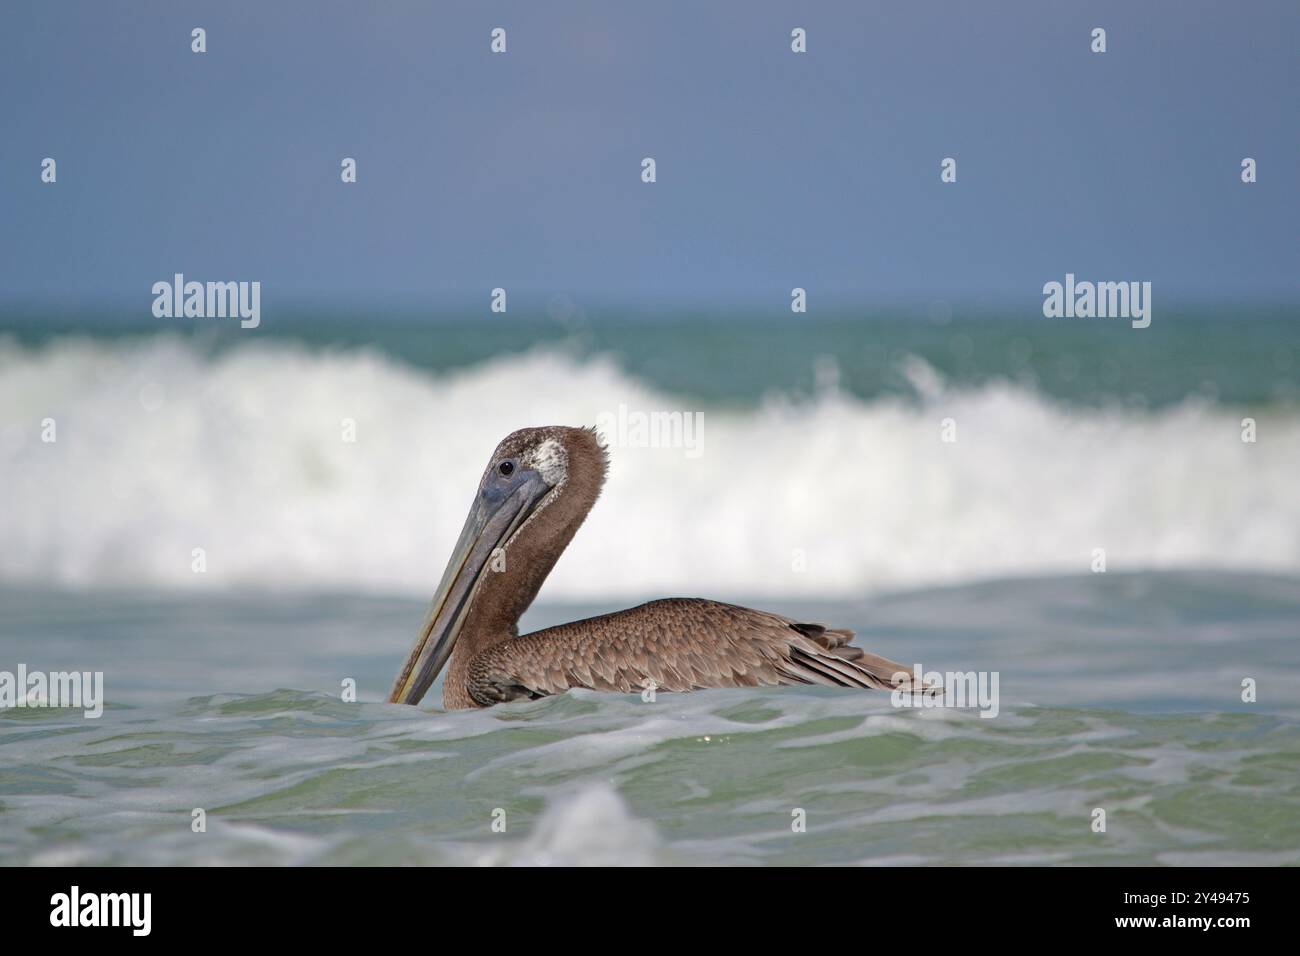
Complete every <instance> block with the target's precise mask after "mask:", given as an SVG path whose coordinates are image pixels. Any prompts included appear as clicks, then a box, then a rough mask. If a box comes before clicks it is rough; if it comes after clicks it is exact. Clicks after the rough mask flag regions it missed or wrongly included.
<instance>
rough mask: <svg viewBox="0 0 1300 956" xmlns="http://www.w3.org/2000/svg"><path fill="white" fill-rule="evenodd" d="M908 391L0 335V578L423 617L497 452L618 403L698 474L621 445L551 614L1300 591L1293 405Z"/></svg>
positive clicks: (661, 451)
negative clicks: (562, 605) (1233, 586)
mask: <svg viewBox="0 0 1300 956" xmlns="http://www.w3.org/2000/svg"><path fill="white" fill-rule="evenodd" d="M904 371H905V372H906V374H907V375H908V377H909V380H910V381H911V382H912V384H913V386H914V390H915V395H914V396H912V397H911V398H896V397H882V398H878V399H875V400H872V401H870V402H863V401H861V400H859V399H855V398H853V397H851V396H849V395H846V394H844V393H842V392H840V391H839V390H838V389H837V388H836V387H835V386H834V376H833V375H827V376H823V379H824V381H825V383H827V384H825V385H824V387H823V388H822V389H821V391H820V393H819V394H818V395H816V396H815V397H813V398H805V399H797V398H792V397H789V396H782V395H772V396H769V398H768V399H766V400H765V401H764V402H762V403H761V404H760V405H759V406H758V407H756V408H750V409H747V410H736V409H730V410H729V409H723V408H718V409H714V408H708V407H706V408H702V409H701V408H698V407H690V406H686V405H684V403H683V400H681V399H680V398H676V397H674V396H671V395H665V394H661V393H656V391H655V390H653V389H652V388H650V387H648V386H647V385H645V384H644V383H642V382H640V381H637V380H635V379H633V378H631V377H630V376H629V375H628V374H627V373H625V372H624V371H623V370H622V369H621V368H620V367H619V365H618V363H617V362H615V361H614V360H612V359H608V358H597V359H590V360H581V359H577V358H573V357H571V356H568V355H566V354H563V353H559V352H553V351H544V350H543V351H534V352H531V353H526V354H523V355H514V356H510V357H501V358H498V359H494V360H492V361H490V362H487V363H485V364H482V365H477V366H473V367H467V368H463V369H461V370H459V371H457V372H455V373H453V374H448V375H443V376H437V377H435V376H433V375H430V374H428V373H424V372H420V371H417V370H415V369H413V368H411V367H409V366H407V365H404V364H402V363H400V362H398V361H396V360H394V359H392V358H389V357H387V356H385V355H384V354H382V353H380V352H377V351H366V350H363V351H348V352H333V353H331V352H318V351H310V350H307V349H305V348H301V347H298V346H294V345H291V344H284V343H271V344H267V343H257V344H253V345H249V346H244V347H241V348H236V349H233V350H231V351H227V352H224V353H217V354H213V353H209V352H207V351H205V350H203V349H202V348H200V347H198V346H196V345H194V344H193V343H191V342H189V341H186V340H183V339H181V338H179V337H172V336H165V335H163V336H154V337H149V338H136V339H121V340H116V341H105V340H91V339H78V338H65V339H56V340H53V341H51V342H49V343H47V344H45V345H44V346H41V347H39V348H28V347H24V346H20V345H19V344H17V343H15V342H12V341H0V479H2V481H3V499H4V506H3V508H0V541H3V543H4V547H3V548H0V581H4V582H17V583H38V584H42V585H50V586H63V587H135V586H146V587H157V586H161V587H174V588H212V587H257V588H264V589H293V590H312V591H315V590H345V591H370V592H395V593H410V594H425V593H427V592H429V591H430V590H431V588H432V586H433V585H434V584H436V582H437V579H438V577H439V574H440V572H441V565H442V562H443V561H444V560H445V558H446V556H447V554H448V553H449V551H450V548H451V544H452V542H453V540H454V538H455V535H456V534H457V533H458V532H459V530H460V526H461V523H462V521H463V518H464V512H465V510H466V509H467V508H468V506H469V503H470V500H471V498H472V495H473V489H474V487H475V484H476V482H477V480H478V477H479V474H480V473H481V470H482V468H483V466H484V465H485V463H486V461H487V456H488V455H489V453H490V452H491V450H492V448H493V447H494V446H495V444H496V442H497V441H498V440H499V439H500V438H501V437H502V436H504V435H505V434H506V433H507V432H509V431H511V430H512V429H515V428H518V427H521V426H524V425H536V424H550V423H569V424H590V423H594V422H596V421H597V420H598V418H599V417H600V416H601V415H602V414H609V413H612V412H615V411H616V410H617V409H618V408H619V406H620V405H622V406H626V407H627V409H628V410H630V411H632V412H636V411H658V410H676V411H692V412H694V411H702V412H703V413H704V420H703V430H702V433H701V434H700V435H699V436H698V438H699V439H700V442H701V443H700V445H699V453H698V454H697V453H696V452H695V451H691V450H689V449H682V448H641V447H619V446H617V445H616V446H615V447H614V448H613V449H612V456H613V463H612V467H611V472H610V480H609V484H608V486H607V489H606V492H605V495H604V497H603V498H602V500H601V501H600V502H599V503H598V504H597V506H596V508H595V510H594V512H593V513H592V515H591V518H590V519H589V520H588V523H587V524H586V526H585V527H584V528H583V530H582V531H581V532H579V535H578V538H577V539H576V540H575V542H574V544H573V546H572V547H571V549H570V551H569V552H568V553H567V554H566V555H565V557H564V558H563V559H562V560H561V562H560V564H559V565H558V566H557V568H556V570H555V572H554V574H553V576H552V578H551V580H550V581H549V582H548V584H547V586H546V588H545V589H544V591H543V597H544V598H548V599H550V600H587V599H591V598H605V597H616V596H617V597H626V596H636V595H644V594H653V595H663V594H671V593H677V594H708V595H711V596H719V597H726V596H733V597H742V596H752V595H758V594H789V595H800V594H806V595H815V596H822V597H849V596H857V595H861V594H864V593H867V592H872V591H878V590H882V589H893V588H899V587H908V586H913V585H923V584H935V583H943V582H959V581H966V580H973V579H984V578H996V577H1007V576H1021V575H1033V574H1046V573H1060V572H1071V571H1078V572H1086V571H1087V570H1088V569H1089V568H1090V567H1091V566H1092V564H1093V562H1094V549H1104V550H1105V560H1106V565H1107V568H1108V569H1110V570H1134V569H1139V568H1176V567H1222V568H1233V569H1253V570H1269V571H1283V572H1296V571H1300V495H1297V494H1296V490H1295V489H1296V484H1295V483H1296V476H1297V474H1300V416H1297V414H1296V411H1295V409H1294V408H1288V407H1283V406H1278V407H1275V406H1269V407H1261V408H1256V409H1251V410H1245V411H1243V410H1241V409H1232V408H1225V407H1222V406H1218V405H1215V404H1213V403H1210V402H1208V401H1205V400H1199V399H1198V400H1192V399H1189V400H1187V401H1185V402H1184V403H1182V404H1180V405H1176V406H1173V407H1168V408H1164V409H1161V410H1159V411H1146V410H1141V411H1139V410H1133V409H1129V408H1121V407H1118V406H1117V407H1114V408H1103V409H1099V408H1085V407H1071V406H1066V405H1061V404H1058V403H1055V402H1052V401H1050V400H1048V399H1045V398H1044V397H1042V396H1040V395H1038V394H1036V393H1034V392H1032V391H1030V390H1027V389H1026V388H1024V387H1023V386H1018V385H1012V384H1009V383H1003V382H990V383H986V384H985V385H983V386H981V387H979V388H977V389H970V390H963V391H959V390H953V389H951V388H949V387H947V386H946V384H945V383H944V382H943V381H942V380H941V379H940V378H939V376H938V375H937V374H936V373H935V372H934V371H933V370H932V369H930V368H929V367H928V366H926V365H924V363H922V362H921V361H920V360H919V359H910V360H908V363H907V365H906V367H905V369H904ZM1246 415H1250V416H1252V417H1254V418H1256V419H1257V428H1258V441H1256V442H1255V443H1247V442H1243V441H1242V440H1241V429H1242V418H1243V417H1245V416H1246ZM47 419H49V420H52V422H53V426H52V427H53V429H54V433H53V437H54V438H55V440H54V441H46V440H43V438H48V437H51V436H50V434H49V432H50V427H51V426H50V425H49V424H48V423H47V422H46V420H47ZM945 419H951V423H950V424H949V425H948V427H949V430H950V431H951V430H952V429H954V428H955V437H956V441H952V442H945V441H942V440H941V434H942V432H943V429H944V428H945ZM345 420H349V421H351V422H353V423H355V441H345V440H344V429H345V427H346V425H345ZM43 433H44V434H43ZM199 548H201V549H202V550H203V560H204V562H205V565H206V570H205V572H204V573H202V574H200V573H196V572H195V570H194V562H195V557H194V554H195V549H199Z"/></svg>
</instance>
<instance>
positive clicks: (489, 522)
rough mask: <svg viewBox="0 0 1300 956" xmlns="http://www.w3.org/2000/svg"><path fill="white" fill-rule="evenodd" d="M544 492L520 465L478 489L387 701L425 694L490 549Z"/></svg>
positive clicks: (546, 487) (455, 633) (504, 538)
mask: <svg viewBox="0 0 1300 956" xmlns="http://www.w3.org/2000/svg"><path fill="white" fill-rule="evenodd" d="M550 491H551V486H550V485H549V484H547V483H546V481H545V480H544V479H543V478H542V476H541V475H539V474H538V473H537V472H535V471H532V470H531V469H522V470H520V471H517V472H516V473H515V477H514V480H513V481H511V482H510V484H509V486H508V487H505V488H501V487H499V486H497V485H494V484H491V483H489V484H488V486H487V487H485V488H483V489H482V490H481V491H480V492H479V494H478V497H477V498H476V499H475V500H474V506H473V507H472V508H470V511H469V516H468V517H467V518H466V519H465V527H464V529H462V530H461V533H460V540H458V541H457V542H456V547H455V549H454V550H453V551H452V554H451V560H450V561H448V562H447V570H445V571H444V572H443V573H442V583H440V584H439V585H438V591H437V593H436V594H434V596H433V603H432V604H431V605H430V606H429V614H428V616H427V617H426V618H425V619H424V625H423V626H422V627H421V628H420V639H419V640H418V641H416V642H415V647H414V648H413V649H412V650H411V654H410V656H409V657H408V658H407V659H406V664H405V665H403V667H402V671H401V673H400V674H398V675H397V682H396V683H395V684H394V685H393V692H392V693H391V694H389V695H388V702H389V703H390V704H418V703H419V702H420V700H421V699H422V698H423V697H424V695H425V694H426V693H428V691H429V688H430V687H431V686H433V682H434V679H435V678H436V677H437V676H438V672H439V671H441V670H442V668H443V665H445V664H446V663H447V658H449V657H451V651H452V648H453V647H455V645H456V639H457V638H458V637H459V636H460V632H461V629H462V628H463V627H464V625H465V617H466V615H468V613H469V608H470V604H471V602H472V601H473V598H474V593H475V591H476V590H477V589H478V584H479V582H480V581H481V580H482V578H483V575H484V574H485V573H487V568H488V563H489V561H491V559H492V557H493V553H494V552H495V551H496V549H497V548H500V547H503V546H504V545H505V544H506V542H508V541H509V540H510V538H511V537H512V536H513V535H514V533H515V532H516V531H518V530H519V528H520V526H522V525H523V523H524V522H525V521H527V520H528V517H529V515H531V514H532V513H533V512H534V511H536V510H537V506H538V505H539V504H540V503H541V501H542V499H543V498H545V497H546V496H547V495H548V494H549V493H550Z"/></svg>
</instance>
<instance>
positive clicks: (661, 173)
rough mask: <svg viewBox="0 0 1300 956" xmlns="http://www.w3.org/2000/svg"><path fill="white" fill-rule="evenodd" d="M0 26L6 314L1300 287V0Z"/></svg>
mask: <svg viewBox="0 0 1300 956" xmlns="http://www.w3.org/2000/svg"><path fill="white" fill-rule="evenodd" d="M804 7H812V12H807V11H804V10H802V9H801V8H804ZM0 17H2V18H3V19H2V21H0V22H2V23H3V30H2V31H0V98H2V99H0V102H2V103H3V107H2V108H3V116H2V117H0V230H2V232H0V243H2V245H0V253H2V255H0V298H4V299H9V300H13V299H29V300H30V299H35V300H41V301H45V300H51V301H53V300H58V301H62V302H65V303H69V302H94V301H110V300H128V301H136V300H139V301H140V302H141V303H142V308H146V309H147V308H148V304H149V302H150V301H151V295H150V292H149V289H150V286H151V285H152V283H153V282H155V281H157V280H159V279H164V278H170V276H171V275H172V274H173V273H175V272H184V273H185V274H186V276H187V278H192V279H200V280H207V279H213V280H260V281H261V282H262V284H263V302H264V306H265V303H268V302H273V301H278V302H284V301H289V300H294V299H300V298H303V297H308V298H311V299H337V300H339V301H343V300H348V299H352V300H356V299H362V300H368V301H372V302H375V303H380V302H385V301H399V300H406V301H414V302H417V303H429V304H433V305H436V304H437V303H439V302H453V301H460V300H469V301H479V300H482V301H486V297H487V294H488V290H489V289H491V288H492V287H493V286H504V287H506V288H507V289H509V290H510V291H511V292H512V293H533V294H540V295H550V294H552V293H564V294H569V295H573V296H578V297H581V296H599V297H601V298H602V299H605V300H612V301H615V302H624V303H627V304H629V305H647V304H653V303H657V302H679V303H691V302H699V303H705V302H711V303H726V302H763V301H769V300H771V301H775V302H778V303H779V302H782V301H788V297H789V290H790V289H791V287H792V286H796V285H799V286H804V287H806V288H807V289H808V290H809V295H810V301H811V302H812V303H813V304H814V305H815V304H816V303H817V302H819V301H831V300H836V299H838V300H844V301H855V302H864V303H871V302H881V301H900V300H902V301H910V300H915V301H918V302H928V301H931V300H933V299H935V298H945V297H951V298H959V297H962V296H973V297H981V296H983V297H988V296H1006V297H1012V298H1020V297H1025V296H1029V297H1039V295H1040V292H1039V290H1040V289H1041V287H1042V284H1043V283H1044V282H1046V281H1049V280H1052V279H1061V278H1062V277H1063V276H1064V274H1065V273H1066V272H1067V271H1070V272H1074V273H1076V274H1078V275H1079V277H1080V278H1091V279H1096V280H1128V279H1132V280H1149V281H1151V282H1152V283H1153V285H1154V289H1155V292H1154V295H1155V296H1157V297H1158V298H1159V300H1161V301H1163V302H1172V301H1188V300H1192V301H1195V300H1197V299H1201V298H1205V297H1213V298H1217V299H1273V300H1277V299H1284V300H1290V301H1295V300H1296V299H1298V298H1300V295H1297V292H1298V283H1297V275H1298V274H1300V253H1298V251H1297V249H1298V238H1297V237H1298V236H1300V227H1298V225H1297V224H1298V222H1300V200H1298V199H1297V196H1298V195H1300V175H1297V163H1298V161H1300V109H1297V103H1298V102H1300V52H1298V51H1300V4H1297V3H1296V2H1295V0H1277V2H1265V0H1242V2H1197V0H1144V2H1140V3H1135V2H1130V0H1124V2H1113V3H1096V2H1089V3H1077V2H1045V0H1025V2H1002V0H998V2H987V3H984V2H980V3H976V2H966V0H962V2H942V3H924V2H910V0H909V2H905V0H881V2H864V0H857V2H852V0H851V2H842V3H841V2H818V3H816V4H811V5H810V4H799V3H754V2H716V0H693V2H684V3H662V2H654V3H644V4H631V3H613V2H590V3H577V2H565V0H548V2H538V0H526V2H517V3H514V2H499V3H485V2H473V3H471V2H466V3H434V2H426V3H406V2H394V0H376V2H372V3H357V2H349V3H333V2H330V3H321V2H283V0H275V2H236V3H225V2H222V3H216V2H213V3H178V2H174V0H166V2H154V3H142V2H136V0H132V2H124V3H104V2H100V0H95V2H77V3H67V2H58V0H41V2H24V0H10V2H7V3H6V4H5V5H4V9H3V13H2V14H0ZM195 26H202V27H204V28H206V30H207V44H208V52H207V53H205V54H202V55H198V54H194V53H192V52H191V51H190V42H191V41H190V31H191V29H192V28H193V27H195ZM498 26H500V27H504V28H505V29H506V30H507V36H508V52H507V53H505V54H504V55H494V54H492V53H491V52H490V51H489V32H490V30H491V29H492V28H493V27H498ZM796 26H801V27H804V28H806V29H807V31H808V52H807V53H806V54H803V55H797V54H794V53H792V52H791V50H790V31H791V29H792V28H793V27H796ZM1096 26H1101V27H1104V28H1106V30H1107V43H1108V48H1109V49H1108V52H1106V53H1105V54H1094V53H1092V52H1090V50H1089V44H1090V31H1091V29H1092V28H1093V27H1096ZM47 156H49V157H54V158H55V159H56V160H57V163H58V182H57V184H55V185H47V184H43V183H42V182H41V181H40V164H41V161H42V159H43V158H44V157H47ZM345 156H350V157H355V158H356V159H357V161H358V164H359V165H358V170H359V182H358V183H356V184H353V185H345V184H343V183H342V182H341V181H340V176H339V173H340V167H339V163H340V160H341V159H342V158H343V157H345ZM646 156H652V157H654V158H655V160H656V161H657V164H658V182H657V183H654V184H653V185H647V184H644V183H642V182H641V179H640V172H641V166H640V164H641V160H642V158H643V157H646ZM948 156H951V157H954V158H956V159H957V162H958V181H957V182H956V183H955V184H943V183H941V182H940V180H939V164H940V161H941V160H942V159H943V158H944V157H948ZM1246 156H1250V157H1254V158H1255V159H1256V160H1257V161H1258V170H1259V173H1258V175H1259V182H1257V183H1255V184H1253V185H1244V184H1243V183H1242V182H1241V181H1240V162H1241V160H1242V158H1243V157H1246Z"/></svg>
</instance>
